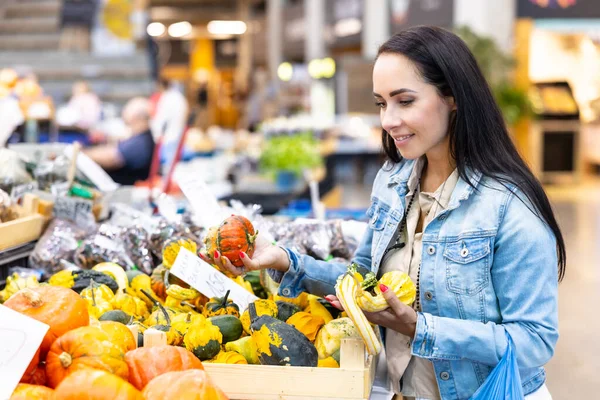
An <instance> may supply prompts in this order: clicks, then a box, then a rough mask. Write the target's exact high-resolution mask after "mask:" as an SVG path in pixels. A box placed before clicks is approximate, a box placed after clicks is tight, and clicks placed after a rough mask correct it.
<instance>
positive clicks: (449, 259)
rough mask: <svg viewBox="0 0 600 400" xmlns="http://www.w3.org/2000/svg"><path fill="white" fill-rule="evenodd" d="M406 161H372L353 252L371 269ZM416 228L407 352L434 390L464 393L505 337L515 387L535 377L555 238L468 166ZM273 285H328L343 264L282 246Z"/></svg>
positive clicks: (323, 289) (390, 222)
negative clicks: (430, 373)
mask: <svg viewBox="0 0 600 400" xmlns="http://www.w3.org/2000/svg"><path fill="white" fill-rule="evenodd" d="M413 166H414V161H410V160H403V161H402V162H400V163H399V164H396V165H392V166H391V167H390V166H389V165H388V166H387V168H386V167H384V168H382V169H381V170H380V171H379V173H378V175H377V177H376V179H375V182H374V184H373V191H372V195H371V206H370V207H369V209H368V211H367V214H368V216H369V224H368V228H367V230H366V233H365V235H364V237H363V239H362V241H361V244H360V245H359V247H358V249H357V251H356V253H355V256H354V260H353V261H354V262H356V263H358V264H359V265H361V266H363V267H366V268H368V269H370V270H372V271H373V272H375V273H377V271H378V270H379V267H380V264H381V262H382V258H383V253H384V251H385V249H386V247H387V246H388V243H389V242H390V240H391V239H392V237H393V235H394V232H395V231H396V230H397V228H398V225H399V223H400V221H401V219H402V217H403V214H404V210H405V207H406V204H405V196H406V193H407V191H408V188H407V181H408V178H409V176H410V173H411V171H412V168H413ZM468 176H469V179H470V180H471V182H472V183H473V184H474V186H475V188H473V187H472V186H470V185H469V184H468V183H467V182H465V181H464V180H463V179H459V181H458V183H457V185H456V187H455V189H454V191H453V192H452V197H451V200H450V203H449V206H448V208H447V209H446V210H444V211H443V212H441V213H440V214H439V215H438V216H437V217H436V218H435V219H434V220H433V221H432V222H431V223H429V224H428V225H427V227H426V228H425V231H424V232H423V255H422V264H421V272H420V300H421V306H422V312H419V313H418V320H417V327H416V334H415V337H414V340H413V343H412V354H413V355H414V356H417V357H423V358H426V359H429V360H431V361H432V362H433V366H434V370H435V374H436V379H437V383H438V387H439V390H440V394H441V396H442V399H448V400H449V399H468V398H469V397H471V395H472V394H473V393H474V392H475V391H476V390H477V388H478V387H479V386H481V384H482V383H483V382H484V380H485V379H486V377H487V376H488V374H489V373H490V371H491V370H492V369H493V367H494V366H495V365H496V364H497V363H498V362H499V361H500V359H501V358H502V356H503V355H504V352H505V350H506V347H507V339H506V335H505V331H507V332H508V333H509V334H510V335H511V336H512V339H513V341H514V344H515V353H516V355H517V359H518V363H519V368H520V372H521V381H522V384H523V391H524V394H525V395H527V394H530V393H532V392H534V391H535V390H537V389H538V388H539V387H541V386H542V385H543V384H544V382H545V379H546V375H545V371H544V368H543V366H544V364H546V363H547V362H548V361H549V360H550V358H551V357H552V355H553V353H554V347H555V345H556V342H557V340H558V304H557V303H558V271H557V254H556V239H555V237H554V235H553V233H552V231H551V230H550V228H549V227H548V226H547V224H545V223H544V221H543V220H541V219H540V218H539V217H537V216H536V215H535V214H534V213H533V212H532V211H531V210H532V206H531V205H530V204H529V203H528V202H527V201H526V200H525V196H524V195H523V194H522V193H520V192H518V191H517V190H516V189H515V188H514V187H511V186H510V185H509V188H506V187H505V186H503V185H502V184H500V183H499V182H498V181H497V180H494V179H491V178H488V177H484V176H482V175H481V174H480V173H476V172H469V173H468ZM288 254H289V257H290V268H289V270H288V271H287V272H286V273H285V274H284V275H283V277H281V282H280V288H279V293H280V294H281V295H282V296H286V297H296V296H298V295H299V294H300V293H301V292H302V291H307V292H309V293H313V294H316V295H321V296H325V295H328V294H334V293H335V289H334V285H335V282H336V279H337V277H338V276H339V275H340V274H342V273H344V271H345V268H346V265H344V264H336V263H326V262H323V261H317V260H315V259H313V258H311V257H309V256H306V255H299V254H297V253H294V252H292V251H289V250H288Z"/></svg>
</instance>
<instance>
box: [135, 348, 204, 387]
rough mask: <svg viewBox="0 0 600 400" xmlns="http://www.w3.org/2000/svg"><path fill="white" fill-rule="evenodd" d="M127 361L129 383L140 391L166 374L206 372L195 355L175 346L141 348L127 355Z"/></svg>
mask: <svg viewBox="0 0 600 400" xmlns="http://www.w3.org/2000/svg"><path fill="white" fill-rule="evenodd" d="M125 361H126V362H127V366H128V367H129V382H130V383H131V384H132V385H133V386H135V387H136V388H138V389H139V390H142V389H143V388H144V387H145V386H146V385H147V384H148V382H150V381H151V380H152V379H154V378H155V377H157V376H159V375H162V374H164V373H166V372H173V371H185V370H188V369H201V370H204V367H203V366H202V362H201V361H200V360H199V359H198V358H197V357H196V356H195V355H194V354H193V353H191V352H190V351H188V350H186V349H184V348H183V347H175V346H155V347H140V348H139V349H137V350H133V351H130V352H129V353H127V354H125Z"/></svg>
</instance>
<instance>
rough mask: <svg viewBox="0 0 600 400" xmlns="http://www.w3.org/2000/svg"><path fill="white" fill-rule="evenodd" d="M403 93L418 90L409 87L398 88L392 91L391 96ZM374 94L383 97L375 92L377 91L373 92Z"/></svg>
mask: <svg viewBox="0 0 600 400" xmlns="http://www.w3.org/2000/svg"><path fill="white" fill-rule="evenodd" d="M402 93H417V92H415V91H414V90H411V89H407V88H402V89H396V90H394V91H391V92H390V97H394V96H396V95H399V94H402ZM373 96H375V97H383V96H382V95H380V94H378V93H375V92H373Z"/></svg>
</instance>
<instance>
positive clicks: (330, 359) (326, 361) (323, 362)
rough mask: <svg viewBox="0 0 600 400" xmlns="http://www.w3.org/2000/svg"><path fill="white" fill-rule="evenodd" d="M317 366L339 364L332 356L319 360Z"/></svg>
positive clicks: (337, 365)
mask: <svg viewBox="0 0 600 400" xmlns="http://www.w3.org/2000/svg"><path fill="white" fill-rule="evenodd" d="M318 367H319V368H339V367H340V364H338V362H337V361H336V360H335V358H333V357H327V358H324V359H322V360H319V364H318Z"/></svg>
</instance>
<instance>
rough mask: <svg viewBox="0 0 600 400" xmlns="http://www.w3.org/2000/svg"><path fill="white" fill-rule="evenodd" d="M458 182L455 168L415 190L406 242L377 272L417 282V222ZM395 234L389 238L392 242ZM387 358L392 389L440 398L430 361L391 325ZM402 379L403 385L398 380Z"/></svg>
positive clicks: (411, 183) (415, 179)
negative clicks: (431, 188)
mask: <svg viewBox="0 0 600 400" xmlns="http://www.w3.org/2000/svg"><path fill="white" fill-rule="evenodd" d="M424 165H425V160H424V159H423V158H421V159H419V160H417V162H416V163H415V168H414V169H413V171H412V173H411V175H410V177H409V180H408V190H409V191H408V194H407V195H406V204H408V203H409V202H410V200H411V198H412V197H413V196H414V195H415V193H416V192H417V190H418V187H419V179H420V177H421V172H422V170H423V167H424ZM457 182H458V171H457V170H455V171H454V172H453V173H452V174H451V175H450V176H449V177H448V179H446V181H445V182H444V183H443V184H442V185H441V186H440V187H439V188H438V189H437V190H436V191H435V192H434V193H425V192H418V196H417V198H415V200H414V201H413V204H412V207H411V209H410V211H409V214H408V216H407V218H408V219H407V224H406V230H407V231H406V232H405V233H404V234H405V235H407V242H406V246H405V247H403V248H402V249H397V250H392V251H390V252H389V253H388V254H387V255H386V256H385V259H384V260H383V263H382V268H381V271H380V274H384V273H385V272H388V271H394V270H399V271H404V272H406V273H408V274H409V276H410V277H411V279H412V280H413V282H415V284H417V289H418V287H419V286H418V279H419V268H420V266H421V252H422V249H423V244H422V237H423V233H422V232H420V233H416V232H415V231H416V228H417V224H418V222H419V217H420V215H421V213H424V214H426V217H425V221H424V224H423V227H422V230H423V231H424V230H425V228H426V227H427V225H428V224H429V223H430V222H431V221H432V220H433V219H434V218H435V217H436V216H437V215H438V214H439V213H441V212H442V211H444V210H445V209H446V208H447V207H448V203H449V202H450V197H451V196H452V192H453V191H454V188H455V187H456V183H457ZM394 241H395V237H394V239H393V240H392V243H394ZM413 307H414V308H415V310H416V311H421V304H420V302H419V293H418V292H417V301H415V304H414V306H413ZM385 334H386V358H387V363H388V373H389V378H390V380H391V382H392V388H393V390H394V392H395V393H402V394H403V396H405V397H416V398H423V399H430V400H438V399H440V394H439V390H438V387H437V382H436V379H435V372H434V370H433V364H432V363H431V361H429V360H426V359H424V358H420V357H412V356H411V349H410V348H411V339H410V338H409V337H408V336H404V335H402V334H400V333H398V332H396V331H393V330H391V329H386V333H385ZM401 379H402V387H400V380H401Z"/></svg>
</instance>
